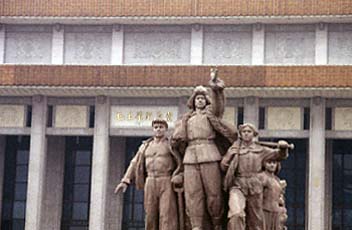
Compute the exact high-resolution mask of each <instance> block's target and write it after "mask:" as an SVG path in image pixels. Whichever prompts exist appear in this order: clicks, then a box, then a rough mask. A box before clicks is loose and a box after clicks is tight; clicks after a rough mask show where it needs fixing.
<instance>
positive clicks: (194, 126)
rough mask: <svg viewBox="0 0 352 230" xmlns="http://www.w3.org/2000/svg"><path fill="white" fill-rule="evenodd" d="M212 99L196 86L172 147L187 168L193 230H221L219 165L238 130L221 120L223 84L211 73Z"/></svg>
mask: <svg viewBox="0 0 352 230" xmlns="http://www.w3.org/2000/svg"><path fill="white" fill-rule="evenodd" d="M209 86H210V88H211V91H212V93H211V95H209V94H208V91H207V89H206V88H205V87H203V86H197V87H196V88H195V89H194V91H193V94H192V96H191V97H190V98H189V100H188V103H187V105H188V107H189V109H190V111H189V112H187V113H186V114H184V115H183V117H182V118H181V119H180V120H179V121H178V122H176V124H175V131H174V133H173V135H172V139H171V145H172V149H173V151H174V152H176V153H178V154H180V155H181V157H182V159H183V168H184V172H183V175H184V182H183V186H184V191H185V201H186V210H187V214H188V216H189V218H190V222H191V226H192V229H193V230H203V229H208V228H209V226H206V225H207V224H205V221H206V217H207V216H209V217H210V219H211V224H210V225H212V227H211V229H215V230H218V229H221V225H222V216H223V197H222V183H221V181H222V178H221V171H220V167H219V163H220V161H221V159H222V155H223V154H225V153H226V150H227V149H228V147H230V146H231V144H232V143H233V142H234V141H235V140H236V139H237V133H236V128H235V127H234V126H232V125H230V124H228V123H226V122H224V121H223V120H222V119H221V118H222V116H223V114H224V105H225V96H224V88H225V85H224V82H223V81H222V80H221V79H219V78H217V70H213V69H212V71H211V80H210V82H209Z"/></svg>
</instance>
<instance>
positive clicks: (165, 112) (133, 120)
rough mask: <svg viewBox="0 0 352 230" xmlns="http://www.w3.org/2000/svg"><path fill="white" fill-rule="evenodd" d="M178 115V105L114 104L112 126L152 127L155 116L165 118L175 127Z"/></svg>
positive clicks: (111, 118)
mask: <svg viewBox="0 0 352 230" xmlns="http://www.w3.org/2000/svg"><path fill="white" fill-rule="evenodd" d="M177 117H178V107H177V106H112V107H111V116H110V127H112V128H144V127H150V126H151V122H152V121H153V119H154V118H162V119H165V120H166V121H167V122H168V124H169V127H173V126H174V123H175V121H176V120H177Z"/></svg>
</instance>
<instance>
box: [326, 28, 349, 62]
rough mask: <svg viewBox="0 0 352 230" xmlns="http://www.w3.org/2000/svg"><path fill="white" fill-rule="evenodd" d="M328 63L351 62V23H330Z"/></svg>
mask: <svg viewBox="0 0 352 230" xmlns="http://www.w3.org/2000/svg"><path fill="white" fill-rule="evenodd" d="M328 36H329V39H328V47H329V48H328V50H329V54H328V61H329V64H352V24H345V25H336V24H335V25H330V26H329V33H328Z"/></svg>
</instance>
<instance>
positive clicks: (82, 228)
mask: <svg viewBox="0 0 352 230" xmlns="http://www.w3.org/2000/svg"><path fill="white" fill-rule="evenodd" d="M70 230H88V227H75V226H73V227H70Z"/></svg>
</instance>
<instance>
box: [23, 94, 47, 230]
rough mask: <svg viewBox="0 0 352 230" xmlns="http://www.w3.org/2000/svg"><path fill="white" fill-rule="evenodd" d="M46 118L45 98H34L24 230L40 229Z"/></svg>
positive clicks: (44, 168) (44, 165) (44, 166)
mask: <svg viewBox="0 0 352 230" xmlns="http://www.w3.org/2000/svg"><path fill="white" fill-rule="evenodd" d="M46 117H47V98H46V97H44V96H39V95H38V96H34V97H33V99H32V128H31V140H30V152H29V165H28V185H27V186H28V187H27V207H26V210H27V211H26V225H25V229H26V230H33V229H42V228H41V221H42V216H43V201H44V190H43V188H44V187H43V182H44V180H45V171H46V146H47V143H46V135H45V129H46Z"/></svg>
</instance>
